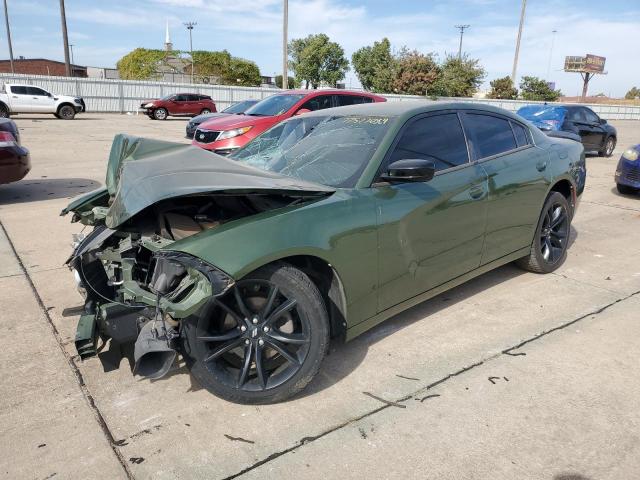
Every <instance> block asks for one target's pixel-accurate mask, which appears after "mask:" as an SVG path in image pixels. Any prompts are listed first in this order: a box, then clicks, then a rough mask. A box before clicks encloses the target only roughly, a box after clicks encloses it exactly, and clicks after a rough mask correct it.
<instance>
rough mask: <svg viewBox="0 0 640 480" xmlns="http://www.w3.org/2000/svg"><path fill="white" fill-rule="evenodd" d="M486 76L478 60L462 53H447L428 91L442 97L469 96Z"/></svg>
mask: <svg viewBox="0 0 640 480" xmlns="http://www.w3.org/2000/svg"><path fill="white" fill-rule="evenodd" d="M485 76H486V72H485V70H484V68H483V67H482V66H481V65H480V61H479V60H478V59H475V58H470V57H469V56H468V55H467V54H464V55H463V56H462V57H461V58H459V57H458V56H457V55H447V57H446V58H445V60H444V62H442V64H441V65H440V75H439V77H438V80H437V81H436V82H435V84H434V85H433V89H432V91H431V92H430V93H433V94H434V95H438V96H442V97H471V96H472V95H473V94H474V93H476V91H477V90H478V87H480V85H482V81H483V80H484V78H485Z"/></svg>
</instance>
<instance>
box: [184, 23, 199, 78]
mask: <svg viewBox="0 0 640 480" xmlns="http://www.w3.org/2000/svg"><path fill="white" fill-rule="evenodd" d="M197 24H198V23H197V22H186V23H185V24H184V26H185V27H187V30H189V51H190V52H191V84H193V37H192V35H191V33H192V32H193V27H195V26H196V25H197Z"/></svg>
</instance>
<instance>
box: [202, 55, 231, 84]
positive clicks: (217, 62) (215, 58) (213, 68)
mask: <svg viewBox="0 0 640 480" xmlns="http://www.w3.org/2000/svg"><path fill="white" fill-rule="evenodd" d="M193 65H194V72H195V74H196V75H198V76H200V77H212V78H211V80H214V81H218V82H223V81H224V79H225V77H227V75H228V72H229V70H230V68H231V54H230V53H229V52H227V51H226V50H223V51H221V52H208V51H205V50H195V51H194V52H193Z"/></svg>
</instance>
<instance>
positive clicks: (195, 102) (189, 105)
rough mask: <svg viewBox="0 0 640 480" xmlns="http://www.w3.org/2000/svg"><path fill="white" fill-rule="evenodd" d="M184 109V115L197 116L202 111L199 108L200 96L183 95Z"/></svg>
mask: <svg viewBox="0 0 640 480" xmlns="http://www.w3.org/2000/svg"><path fill="white" fill-rule="evenodd" d="M185 99H186V101H185V107H184V113H185V114H187V115H197V114H199V113H200V110H202V107H201V106H200V103H199V102H200V96H199V95H185Z"/></svg>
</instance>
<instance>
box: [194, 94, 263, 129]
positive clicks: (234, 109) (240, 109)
mask: <svg viewBox="0 0 640 480" xmlns="http://www.w3.org/2000/svg"><path fill="white" fill-rule="evenodd" d="M259 101H260V100H244V101H242V102H238V103H234V104H233V105H230V106H228V107H227V108H225V109H224V110H222V111H221V112H216V113H205V114H202V115H198V116H197V117H193V118H192V119H191V120H189V123H187V135H186V137H187V138H193V135H194V134H195V133H196V130H197V129H198V127H199V126H200V124H201V123H202V122H206V121H207V120H210V119H212V118H216V117H223V116H226V115H239V114H241V113H244V112H245V111H246V110H247V109H248V108H249V107H253V106H254V105H255V104H256V103H258V102H259Z"/></svg>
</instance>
